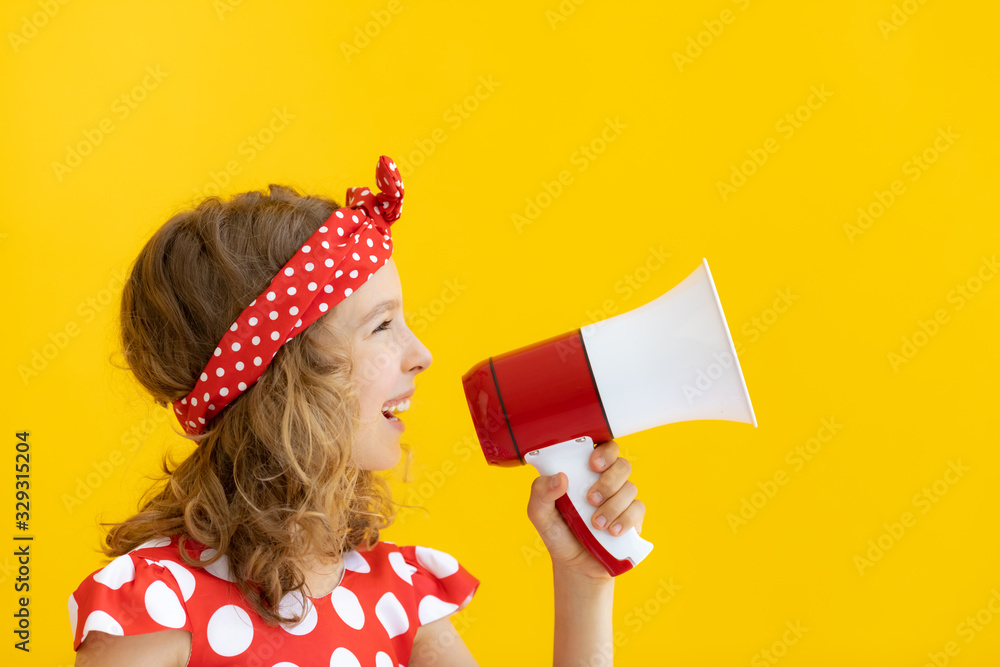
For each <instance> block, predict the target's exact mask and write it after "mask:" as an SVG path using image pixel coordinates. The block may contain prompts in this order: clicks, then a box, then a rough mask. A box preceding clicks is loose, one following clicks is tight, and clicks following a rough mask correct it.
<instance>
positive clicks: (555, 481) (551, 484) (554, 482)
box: [549, 475, 559, 489]
mask: <svg viewBox="0 0 1000 667" xmlns="http://www.w3.org/2000/svg"><path fill="white" fill-rule="evenodd" d="M557 486H559V475H552V481H551V482H549V488H550V489H554V488H556V487H557Z"/></svg>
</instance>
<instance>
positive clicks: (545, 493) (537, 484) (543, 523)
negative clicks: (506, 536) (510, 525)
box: [528, 472, 569, 530]
mask: <svg viewBox="0 0 1000 667" xmlns="http://www.w3.org/2000/svg"><path fill="white" fill-rule="evenodd" d="M568 487H569V478H568V477H566V475H565V473H561V472H557V473H556V474H555V475H539V476H538V477H537V478H535V481H533V482H532V483H531V495H530V497H529V498H528V518H529V519H531V522H532V523H533V524H535V528H537V529H539V530H543V529H545V528H547V527H548V526H549V525H550V524H551V523H552V522H553V521H562V517H560V516H559V510H557V509H556V499H557V498H559V497H560V496H562V495H563V494H564V493H566V489H567V488H568Z"/></svg>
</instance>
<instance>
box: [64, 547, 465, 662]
mask: <svg viewBox="0 0 1000 667" xmlns="http://www.w3.org/2000/svg"><path fill="white" fill-rule="evenodd" d="M185 548H186V549H187V551H188V553H189V554H190V555H191V556H193V557H194V558H195V559H198V560H209V559H210V558H211V557H212V556H213V555H214V554H215V551H214V550H213V549H209V548H207V547H205V545H203V544H200V543H198V542H195V541H193V540H190V539H189V540H187V541H186V544H185ZM344 565H345V569H344V574H343V577H342V578H341V581H340V584H339V585H338V586H337V587H336V588H335V589H334V590H333V591H332V592H330V593H328V594H327V595H324V596H322V597H317V598H313V597H308V596H306V597H305V601H306V605H307V609H308V612H307V614H306V616H305V618H304V619H303V620H302V622H301V623H299V624H297V625H290V624H279V625H277V626H273V627H272V626H269V625H267V624H266V623H265V622H264V621H263V619H261V618H260V617H259V616H258V615H257V614H256V613H254V612H253V610H252V608H251V607H250V605H249V604H247V602H246V601H245V599H244V598H243V596H242V595H241V594H240V592H239V589H238V588H237V586H236V584H235V583H234V582H233V578H232V575H231V573H230V571H229V561H228V558H227V557H225V556H223V557H222V558H220V559H219V560H217V561H216V562H215V563H213V564H212V565H209V566H207V567H190V566H188V565H186V564H185V563H184V561H183V559H182V558H181V556H180V549H179V546H178V537H177V536H174V537H173V538H172V539H168V538H161V539H156V540H150V541H149V542H146V543H145V544H143V545H141V546H139V547H136V548H135V549H133V550H132V551H130V552H129V553H127V554H125V555H123V556H119V557H118V558H116V559H114V560H113V561H111V563H109V564H108V565H107V566H106V567H104V568H102V569H100V570H97V571H95V572H93V573H91V574H90V575H88V576H87V578H86V579H85V580H84V581H83V583H81V584H80V586H79V587H77V589H76V590H75V591H74V592H73V593H72V594H71V595H70V596H69V617H70V626H71V628H72V631H73V650H74V651H75V650H77V649H78V648H79V647H80V644H81V643H82V642H83V640H84V638H85V637H86V636H87V633H89V632H90V631H91V630H98V631H100V632H106V633H108V634H112V635H120V636H124V635H136V634H142V633H147V632H159V631H161V630H167V629H179V630H188V631H190V632H191V635H192V651H191V659H190V661H189V662H188V665H191V667H195V666H197V667H215V666H216V665H220V666H221V665H259V666H260V667H311V666H313V665H322V666H323V667H326V666H327V665H329V666H330V667H348V666H349V667H361V666H364V667H370V666H373V667H397V666H399V665H406V664H407V662H409V660H410V651H411V649H412V646H413V638H414V636H415V634H416V632H417V628H418V627H419V626H421V625H425V624H427V623H430V622H431V621H436V620H437V619H439V618H444V617H445V616H449V615H451V614H453V613H455V612H456V611H458V610H460V609H462V608H464V607H465V606H466V605H467V604H468V603H469V602H470V601H471V600H472V596H473V594H474V593H475V592H476V589H477V588H478V587H479V580H478V579H476V578H475V577H473V576H472V575H471V574H469V573H468V572H466V571H465V569H464V568H463V567H462V566H461V565H460V564H459V563H458V561H456V560H455V559H454V558H453V557H452V556H450V555H449V554H447V553H444V552H442V551H437V550H435V549H431V548H428V547H422V546H404V547H399V546H396V545H395V544H393V543H392V542H378V543H377V544H376V545H375V547H374V548H372V549H371V550H369V551H350V552H348V553H346V554H344ZM301 609H302V596H300V595H299V594H298V593H297V592H294V591H293V592H291V593H289V594H288V595H286V596H285V599H284V600H282V602H281V603H280V605H279V610H280V611H281V612H282V615H284V616H291V615H292V614H294V613H298V612H300V611H301Z"/></svg>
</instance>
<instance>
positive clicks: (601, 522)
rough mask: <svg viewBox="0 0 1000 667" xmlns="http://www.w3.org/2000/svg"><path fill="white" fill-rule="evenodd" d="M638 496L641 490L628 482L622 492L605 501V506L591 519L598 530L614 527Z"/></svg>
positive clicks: (623, 486)
mask: <svg viewBox="0 0 1000 667" xmlns="http://www.w3.org/2000/svg"><path fill="white" fill-rule="evenodd" d="M638 494H639V490H638V489H637V488H636V486H635V484H633V483H632V482H629V481H627V480H626V481H625V484H623V485H622V488H621V490H619V491H618V493H616V494H614V495H613V496H611V497H610V498H608V499H607V500H606V501H604V504H603V505H601V506H600V507H599V508H598V509H597V511H596V512H594V515H593V516H592V517H591V519H590V520H591V522H592V523H593V524H594V525H595V526H596V527H597V528H601V529H606V528H608V527H609V526H613V525H614V524H615V521H616V520H617V519H618V517H619V516H620V515H621V514H622V512H624V511H625V508H626V507H628V506H629V504H630V503H631V502H632V501H633V500H635V497H636V496H637V495H638Z"/></svg>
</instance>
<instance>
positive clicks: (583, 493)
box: [524, 437, 653, 577]
mask: <svg viewBox="0 0 1000 667" xmlns="http://www.w3.org/2000/svg"><path fill="white" fill-rule="evenodd" d="M593 451H594V441H593V440H592V439H591V438H589V437H582V438H576V439H574V440H567V441H566V442H561V443H558V444H555V445H549V446H547V447H543V448H541V449H536V450H534V451H531V452H528V453H527V454H525V455H524V461H525V463H530V464H531V465H532V466H534V468H535V469H536V470H538V472H539V473H540V474H542V475H555V474H556V473H559V472H562V473H564V474H565V475H566V477H567V478H568V479H569V488H568V489H567V491H566V493H565V495H563V496H562V497H560V498H559V499H557V500H556V508H557V509H558V510H559V514H560V515H562V517H563V519H564V520H565V521H566V524H567V525H568V526H569V527H570V530H572V531H573V534H574V535H575V536H576V539H578V540H580V543H581V544H583V545H584V546H585V547H586V548H587V551H589V552H590V553H591V555H592V556H594V558H596V559H597V561H598V562H599V563H601V565H603V566H604V569H606V570H607V571H608V573H609V574H610V575H611V576H613V577H616V576H618V575H619V574H621V573H623V572H627V571H628V570H631V569H632V568H633V567H635V566H636V565H638V564H639V563H640V562H641V561H642V560H643V559H644V558H645V557H646V556H648V555H649V552H650V551H652V549H653V545H652V543H650V542H647V541H646V540H644V539H642V538H641V537H639V533H638V532H637V531H636V529H635V528H634V527H633V528H630V529H629V530H627V531H625V532H624V533H622V534H621V535H611V534H610V533H608V531H606V530H598V529H596V528H594V527H593V526H592V525H591V523H590V521H588V520H587V519H586V518H585V517H588V516H590V515H591V514H593V512H594V508H593V507H592V506H591V505H590V503H589V502H587V491H588V490H589V489H590V488H591V487H592V486H593V485H594V484H595V483H596V482H597V480H598V479H600V476H601V474H600V473H597V472H594V471H593V470H591V469H590V455H591V454H592V453H593Z"/></svg>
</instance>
